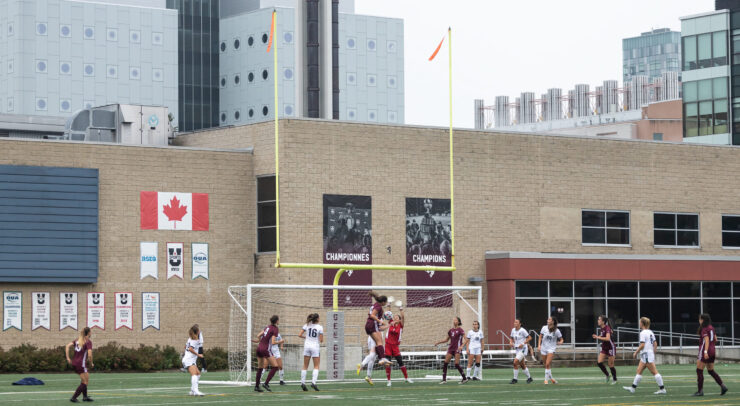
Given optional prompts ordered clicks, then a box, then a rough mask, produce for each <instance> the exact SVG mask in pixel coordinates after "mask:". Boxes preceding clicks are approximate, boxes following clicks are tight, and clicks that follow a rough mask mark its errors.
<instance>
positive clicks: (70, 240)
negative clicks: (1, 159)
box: [0, 165, 98, 283]
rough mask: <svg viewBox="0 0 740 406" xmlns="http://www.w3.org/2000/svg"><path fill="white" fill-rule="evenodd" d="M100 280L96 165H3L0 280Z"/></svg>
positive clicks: (0, 189) (81, 281)
mask: <svg viewBox="0 0 740 406" xmlns="http://www.w3.org/2000/svg"><path fill="white" fill-rule="evenodd" d="M97 280H98V170H97V169H89V168H56V167H49V166H15V165H0V282H60V283H64V282H68V283H93V282H97Z"/></svg>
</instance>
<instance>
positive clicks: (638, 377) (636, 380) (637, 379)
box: [632, 375, 642, 386]
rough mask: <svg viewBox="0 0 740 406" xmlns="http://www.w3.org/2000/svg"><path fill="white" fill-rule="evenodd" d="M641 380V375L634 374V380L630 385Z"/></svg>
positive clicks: (636, 383)
mask: <svg viewBox="0 0 740 406" xmlns="http://www.w3.org/2000/svg"><path fill="white" fill-rule="evenodd" d="M641 380H642V375H635V380H634V381H632V385H633V386H637V385H639V384H640V381H641Z"/></svg>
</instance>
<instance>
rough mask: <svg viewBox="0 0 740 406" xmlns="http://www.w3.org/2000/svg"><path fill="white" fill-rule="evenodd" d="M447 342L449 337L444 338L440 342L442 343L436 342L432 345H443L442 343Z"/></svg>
mask: <svg viewBox="0 0 740 406" xmlns="http://www.w3.org/2000/svg"><path fill="white" fill-rule="evenodd" d="M448 341H450V336H447V337H445V339H444V340H442V341H438V342H436V343H434V345H442V344H444V343H446V342H448Z"/></svg>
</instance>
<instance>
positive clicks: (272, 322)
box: [270, 314, 280, 326]
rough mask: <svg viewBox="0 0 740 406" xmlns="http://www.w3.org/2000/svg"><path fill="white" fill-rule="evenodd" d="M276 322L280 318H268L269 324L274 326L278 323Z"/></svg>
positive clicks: (275, 316) (276, 316)
mask: <svg viewBox="0 0 740 406" xmlns="http://www.w3.org/2000/svg"><path fill="white" fill-rule="evenodd" d="M278 320H280V317H278V315H277V314H276V315H274V316H272V317H270V324H272V325H273V326H274V325H275V323H277V322H278Z"/></svg>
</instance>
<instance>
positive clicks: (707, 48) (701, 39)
mask: <svg viewBox="0 0 740 406" xmlns="http://www.w3.org/2000/svg"><path fill="white" fill-rule="evenodd" d="M681 41H682V43H683V46H682V53H683V55H682V56H683V70H694V69H702V68H711V67H713V66H723V65H727V34H726V33H725V32H724V31H717V32H713V33H706V34H699V35H689V36H685V37H683V38H681ZM732 41H733V44H734V43H735V42H736V41H740V36H739V37H737V38H736V37H735V32H733V37H732ZM733 49H738V48H737V47H736V46H735V47H733ZM735 58H736V56H735V55H734V54H733V60H735Z"/></svg>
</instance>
